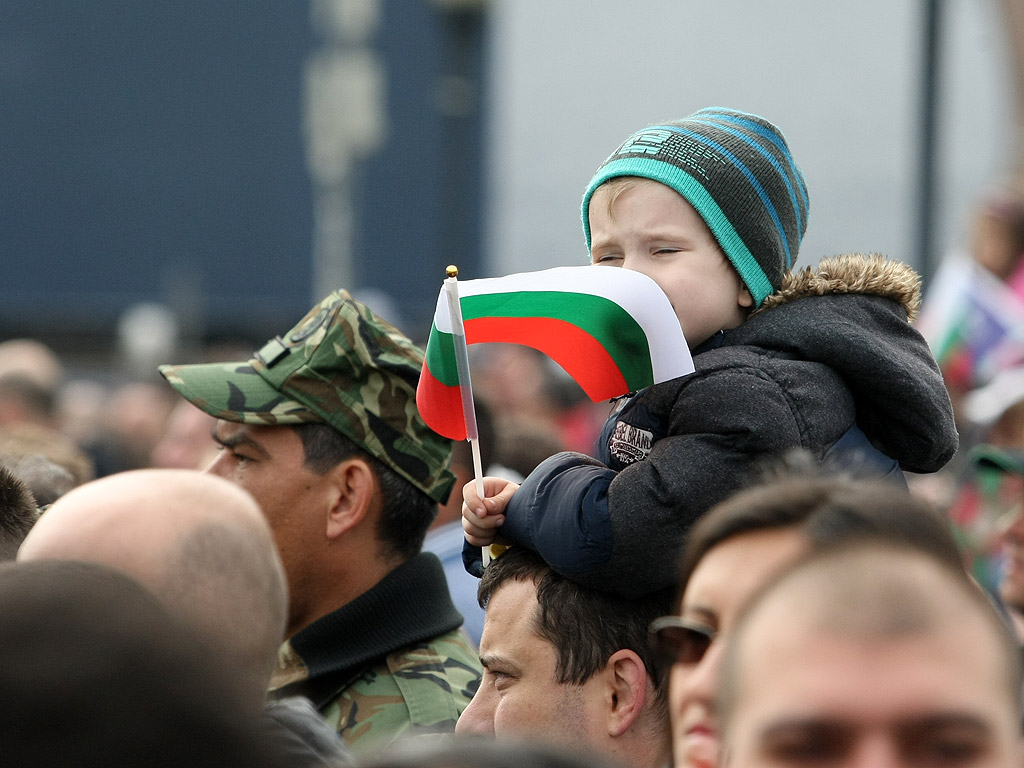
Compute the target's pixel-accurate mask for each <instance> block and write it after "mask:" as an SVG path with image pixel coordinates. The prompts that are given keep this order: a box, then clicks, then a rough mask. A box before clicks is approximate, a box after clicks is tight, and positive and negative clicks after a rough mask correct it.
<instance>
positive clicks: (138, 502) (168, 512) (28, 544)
mask: <svg viewBox="0 0 1024 768" xmlns="http://www.w3.org/2000/svg"><path fill="white" fill-rule="evenodd" d="M39 559H60V560H81V561H86V562H94V563H101V564H103V565H108V566H110V567H112V568H115V569H117V570H119V571H122V572H124V573H126V574H128V575H130V576H132V577H133V578H135V579H136V580H138V581H139V582H140V583H141V584H143V585H144V586H146V587H148V588H149V589H150V590H151V591H152V592H153V593H154V594H156V595H157V596H158V597H159V598H160V599H161V600H162V601H163V602H164V603H165V605H166V606H167V607H168V609H169V610H170V611H171V612H172V613H174V614H175V615H177V616H178V617H179V618H181V619H182V620H184V621H186V622H187V623H189V624H191V625H192V626H193V628H194V629H196V630H197V631H198V632H200V633H202V634H203V635H205V636H206V637H207V638H208V639H209V640H211V641H212V642H214V643H216V644H218V645H220V646H221V647H222V648H223V649H224V650H225V651H226V652H228V653H229V654H230V656H231V658H233V659H236V660H237V662H238V664H239V666H240V668H241V669H240V673H241V674H243V675H245V676H246V677H247V678H248V679H249V680H250V681H251V684H252V686H253V690H254V691H259V692H260V694H262V691H263V690H265V688H266V685H267V682H268V680H269V677H270V673H271V671H272V669H273V666H274V663H275V660H276V653H277V648H278V646H279V645H280V643H281V641H282V638H283V634H284V624H285V616H286V609H287V587H286V582H285V577H284V570H283V568H282V566H281V561H280V557H279V556H278V554H277V548H276V547H275V545H274V540H273V537H272V535H271V533H270V529H269V526H268V525H267V523H266V521H265V520H264V518H263V515H262V514H261V512H260V509H259V507H258V506H257V504H256V502H255V501H253V499H252V497H251V496H249V494H247V493H246V492H245V491H243V490H241V489H240V488H238V487H237V486H235V485H233V484H232V483H229V482H227V481H225V480H222V479H221V478H219V477H214V476H211V475H204V474H201V473H199V472H193V471H189V470H172V469H147V470H137V471H132V472H123V473H120V474H116V475H111V476H108V477H104V478H101V479H99V480H95V481H93V482H90V483H86V484H84V485H81V486H79V487H78V488H76V489H74V490H73V491H71V492H70V493H68V494H66V495H65V496H63V497H61V498H60V499H59V500H58V501H57V502H55V503H54V505H53V506H52V507H50V509H49V510H48V511H47V512H46V513H45V514H44V515H43V516H42V517H41V518H40V520H39V522H38V523H36V525H35V527H34V528H33V529H32V531H31V532H30V533H29V535H28V536H27V537H26V538H25V541H24V543H23V544H22V546H21V549H20V550H19V552H18V560H19V561H25V560H39Z"/></svg>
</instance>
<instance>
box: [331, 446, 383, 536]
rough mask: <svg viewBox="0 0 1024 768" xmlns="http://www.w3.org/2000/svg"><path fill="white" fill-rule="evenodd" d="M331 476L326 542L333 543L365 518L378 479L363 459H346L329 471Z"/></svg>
mask: <svg viewBox="0 0 1024 768" xmlns="http://www.w3.org/2000/svg"><path fill="white" fill-rule="evenodd" d="M328 474H329V475H330V481H331V482H330V483H329V485H328V487H329V493H330V499H329V506H328V510H327V538H328V539H332V540H333V539H336V538H337V537H338V536H340V535H342V534H343V533H345V532H347V531H350V530H352V529H353V528H355V527H356V526H357V525H359V524H360V523H361V522H362V521H363V519H364V518H365V517H366V513H367V511H368V510H369V509H370V507H371V505H372V503H373V499H374V494H375V492H376V483H377V476H376V475H375V474H374V473H373V470H372V469H371V468H370V465H369V464H368V463H366V462H365V461H364V460H363V459H359V458H351V459H345V460H344V461H341V462H339V463H338V464H336V465H334V466H333V467H332V468H331V469H329V470H328Z"/></svg>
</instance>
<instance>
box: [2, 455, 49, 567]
mask: <svg viewBox="0 0 1024 768" xmlns="http://www.w3.org/2000/svg"><path fill="white" fill-rule="evenodd" d="M38 518H39V509H38V507H37V506H36V500H35V499H34V498H33V496H32V492H31V491H30V490H29V489H28V486H27V485H25V483H23V482H22V481H21V479H20V478H19V477H18V476H17V475H15V474H14V472H12V471H11V470H10V469H8V468H7V467H5V466H3V465H2V464H0V561H7V560H13V559H14V558H15V557H16V556H17V554H18V547H20V546H21V542H23V541H24V540H25V537H26V536H28V532H29V531H30V530H32V526H33V525H35V524H36V520H37V519H38Z"/></svg>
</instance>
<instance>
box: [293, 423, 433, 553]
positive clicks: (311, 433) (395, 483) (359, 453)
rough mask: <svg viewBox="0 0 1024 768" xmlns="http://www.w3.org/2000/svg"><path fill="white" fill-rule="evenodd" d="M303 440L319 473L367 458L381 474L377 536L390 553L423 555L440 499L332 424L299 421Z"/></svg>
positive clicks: (307, 460)
mask: <svg viewBox="0 0 1024 768" xmlns="http://www.w3.org/2000/svg"><path fill="white" fill-rule="evenodd" d="M292 429H294V430H295V431H296V432H297V433H298V435H299V439H300V440H301V441H302V450H303V455H304V456H305V461H304V464H305V466H306V468H308V469H309V470H310V471H312V472H316V473H317V474H319V475H322V474H324V473H325V472H327V471H328V470H329V469H330V468H331V467H333V466H335V465H337V464H338V463H339V462H342V461H344V460H345V459H351V458H359V459H362V460H363V461H365V462H366V463H367V464H368V465H369V466H370V468H371V469H372V470H373V473H374V474H375V475H376V476H377V481H378V482H379V483H380V491H381V512H380V519H379V520H378V521H377V538H378V539H379V540H380V541H381V543H383V544H384V545H385V547H386V548H387V553H388V554H389V555H392V556H395V557H397V558H399V559H401V560H403V561H404V560H408V559H410V558H412V557H414V556H415V555H417V554H419V551H420V549H421V548H422V547H423V539H424V537H425V536H426V535H427V529H428V528H429V527H430V524H431V523H432V522H434V518H435V517H437V502H435V501H434V500H433V499H431V498H430V497H429V496H427V494H425V493H424V492H423V491H421V490H420V489H419V488H417V487H416V486H414V485H413V484H412V483H410V482H409V481H408V480H406V479H405V478H404V477H402V476H401V475H399V474H398V473H397V472H395V471H394V470H393V469H391V467H389V466H387V465H386V464H384V463H383V462H382V461H380V460H379V459H377V458H376V457H375V456H373V455H371V454H370V453H367V452H366V451H365V450H363V449H362V448H361V447H360V446H358V445H357V444H356V443H355V442H354V441H353V440H351V439H349V438H347V437H345V435H343V434H341V433H340V432H339V431H338V430H336V429H335V428H334V427H332V426H330V425H328V424H319V423H317V424H297V425H294V426H293V427H292Z"/></svg>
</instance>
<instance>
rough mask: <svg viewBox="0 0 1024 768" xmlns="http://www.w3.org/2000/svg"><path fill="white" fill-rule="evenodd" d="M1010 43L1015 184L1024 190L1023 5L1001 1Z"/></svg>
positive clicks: (1020, 1)
mask: <svg viewBox="0 0 1024 768" xmlns="http://www.w3.org/2000/svg"><path fill="white" fill-rule="evenodd" d="M999 10H1000V12H1001V13H1002V16H1003V22H1004V27H1005V28H1006V35H1007V40H1008V43H1009V53H1010V66H1011V68H1012V70H1013V71H1012V78H1013V95H1014V105H1013V107H1014V109H1013V116H1014V124H1013V150H1012V151H1013V158H1012V161H1011V162H1012V163H1013V176H1014V178H1013V181H1014V183H1015V184H1016V185H1017V187H1018V189H1024V2H1022V0H999Z"/></svg>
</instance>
